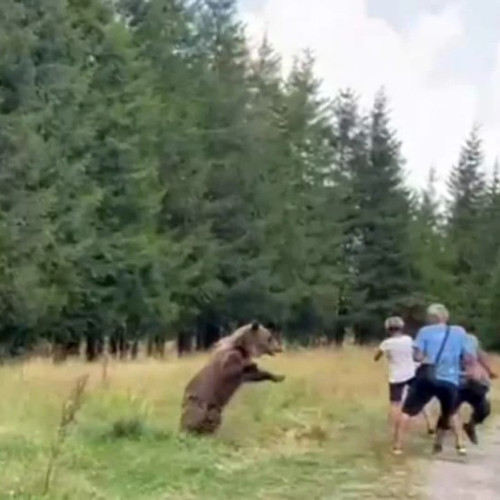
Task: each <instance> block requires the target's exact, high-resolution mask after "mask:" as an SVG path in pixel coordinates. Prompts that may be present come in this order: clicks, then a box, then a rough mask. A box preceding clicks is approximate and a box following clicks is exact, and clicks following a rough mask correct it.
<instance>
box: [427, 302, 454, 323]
mask: <svg viewBox="0 0 500 500" xmlns="http://www.w3.org/2000/svg"><path fill="white" fill-rule="evenodd" d="M427 316H428V317H429V318H430V319H434V320H436V321H439V322H444V323H446V322H447V321H448V319H449V318H450V313H449V312H448V309H447V308H446V306H445V305H443V304H431V305H430V306H429V307H428V308H427Z"/></svg>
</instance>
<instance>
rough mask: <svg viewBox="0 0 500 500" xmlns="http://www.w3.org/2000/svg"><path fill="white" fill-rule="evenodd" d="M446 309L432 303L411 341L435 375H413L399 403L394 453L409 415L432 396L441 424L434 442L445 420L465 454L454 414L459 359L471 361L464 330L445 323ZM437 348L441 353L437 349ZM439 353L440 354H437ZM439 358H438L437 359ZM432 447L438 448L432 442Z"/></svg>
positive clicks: (417, 357) (420, 359)
mask: <svg viewBox="0 0 500 500" xmlns="http://www.w3.org/2000/svg"><path fill="white" fill-rule="evenodd" d="M448 319H449V313H448V310H447V309H446V307H445V306H444V305H442V304H432V305H431V306H429V307H428V309H427V321H428V325H427V326H424V327H423V328H421V329H420V330H419V332H418V333H417V337H416V339H415V342H414V356H415V360H416V361H418V362H420V363H422V365H421V367H425V366H424V365H434V373H435V376H434V377H433V378H431V379H429V378H425V377H423V376H422V377H419V374H418V372H417V376H416V379H415V382H414V384H412V386H411V388H410V391H409V393H408V397H407V399H406V401H405V403H404V405H403V408H402V412H401V416H400V419H399V422H398V425H397V426H396V431H395V433H394V444H393V451H394V454H396V455H400V454H401V453H402V450H403V441H404V437H405V434H406V431H407V429H408V426H409V422H410V419H411V418H412V417H415V416H417V415H418V414H419V413H420V412H421V411H422V410H423V409H424V407H425V406H426V405H427V404H428V403H429V402H430V401H431V399H433V398H434V397H435V398H436V399H437V400H438V401H439V403H440V406H441V418H440V423H441V426H438V430H437V433H436V443H438V442H440V439H441V434H442V433H443V432H444V430H445V429H443V427H444V428H446V427H447V425H445V423H448V422H449V425H450V426H451V428H452V430H453V432H454V434H455V439H456V447H457V451H458V453H459V454H461V455H464V454H466V452H467V450H466V448H465V446H464V443H463V438H462V428H461V425H460V422H459V419H458V416H457V410H458V408H457V401H458V392H459V382H460V373H461V367H462V362H464V363H465V364H466V365H468V364H470V363H471V359H472V356H471V347H470V343H469V341H468V338H467V334H466V332H465V330H464V329H463V328H462V327H461V326H458V325H449V324H448ZM440 351H441V353H440ZM439 353H440V355H439ZM438 358H439V359H438ZM434 450H435V451H439V450H438V448H437V446H436V445H435V448H434Z"/></svg>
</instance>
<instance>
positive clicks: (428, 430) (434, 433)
mask: <svg viewBox="0 0 500 500" xmlns="http://www.w3.org/2000/svg"><path fill="white" fill-rule="evenodd" d="M427 434H429V436H435V435H436V429H433V428H432V427H429V428H428V429H427Z"/></svg>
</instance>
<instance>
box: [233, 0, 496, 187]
mask: <svg viewBox="0 0 500 500" xmlns="http://www.w3.org/2000/svg"><path fill="white" fill-rule="evenodd" d="M419 1H420V3H419V4H418V8H417V7H415V8H414V10H413V11H412V16H411V18H410V19H405V21H406V22H403V17H402V16H400V17H399V18H395V16H392V18H391V15H390V14H391V13H392V12H393V9H394V7H395V6H396V3H397V4H398V6H399V7H400V6H401V5H402V4H405V2H408V5H410V3H412V2H411V1H410V0H243V1H242V4H241V6H240V7H241V15H242V18H243V20H244V22H245V23H246V24H247V33H248V35H249V36H250V39H251V40H252V41H253V43H258V42H260V40H261V39H262V36H263V34H264V33H267V35H268V38H269V40H270V42H271V43H272V45H273V46H274V48H275V49H276V50H277V51H278V52H279V53H280V54H281V55H282V56H283V60H284V63H285V67H286V66H289V64H290V61H291V59H292V58H293V56H294V55H296V54H297V53H299V52H300V51H301V50H302V49H304V48H309V49H311V50H312V51H313V53H314V55H315V57H316V61H317V64H316V73H317V75H318V77H320V78H321V79H322V80H323V85H324V90H325V92H326V93H328V95H331V96H334V95H335V93H336V91H337V90H338V89H339V88H342V87H347V86H349V87H352V88H353V89H354V90H355V91H357V92H358V93H359V94H360V96H361V97H362V101H361V102H362V104H363V105H364V106H369V105H370V103H371V101H372V99H373V96H374V93H375V92H376V91H377V90H378V89H379V88H380V87H381V86H384V87H385V88H386V90H387V93H388V95H389V97H390V104H391V109H392V119H393V124H394V126H395V128H396V129H397V131H398V133H399V138H400V139H401V140H402V142H403V155H404V156H405V158H406V160H407V164H406V170H407V172H408V180H409V182H410V183H411V184H412V185H416V186H422V185H424V184H425V182H426V179H427V176H428V172H429V168H430V167H431V166H432V165H434V166H435V168H436V170H437V173H438V179H439V180H440V181H441V183H442V184H444V181H445V179H446V177H447V174H448V172H449V169H450V167H451V166H452V165H453V164H454V163H455V162H456V160H457V157H458V153H459V150H460V146H461V144H462V143H463V141H464V139H465V137H466V136H467V134H468V133H469V131H470V130H471V127H472V125H473V123H474V122H476V121H478V122H480V124H481V130H482V135H483V138H484V141H485V149H486V153H487V163H488V166H490V165H491V164H492V163H493V161H494V159H495V158H496V157H497V156H500V140H499V139H500V28H499V26H500V23H498V24H497V25H496V26H497V28H496V30H495V29H492V30H491V37H489V38H488V44H487V45H484V47H485V50H484V51H483V49H482V45H481V44H480V43H479V41H480V38H481V35H482V34H483V35H484V31H485V29H486V28H484V29H482V27H481V25H480V24H479V25H478V26H475V28H476V29H472V28H474V26H473V27H472V28H471V27H470V26H469V25H468V24H467V19H468V11H467V7H468V5H467V2H469V1H472V2H473V3H474V4H475V6H476V7H475V9H476V11H477V10H478V9H479V10H481V8H482V7H481V6H485V5H487V4H488V2H492V4H491V5H493V3H495V2H498V4H500V0H432V1H431V0H419ZM413 3H414V4H415V2H413ZM424 4H425V5H424ZM423 6H425V8H424V7H423ZM391 9H392V10H391ZM374 11H375V13H374ZM400 14H401V12H400ZM403 14H404V12H403ZM484 14H485V15H488V12H487V9H486V10H485V11H484ZM490 17H491V16H490ZM479 19H480V18H479ZM497 21H500V19H497ZM475 38H476V40H475ZM474 40H475V41H476V45H471V44H473V43H474ZM481 40H482V39H481ZM485 43H486V42H485ZM472 46H474V47H475V48H476V50H477V51H476V52H474V51H470V50H469V53H468V57H466V55H464V56H463V57H462V58H461V57H460V56H461V54H462V53H463V54H466V52H465V49H466V48H467V47H469V48H470V47H472ZM464 47H465V49H463V48H464ZM486 47H487V48H488V50H490V52H491V54H489V53H488V56H489V59H488V64H484V65H483V66H484V68H483V67H479V66H481V65H478V64H475V63H477V62H478V61H477V59H478V58H479V62H481V58H485V57H486ZM461 48H462V49H461ZM459 49H461V50H462V52H460V50H459ZM450 56H453V57H450ZM478 67H479V69H478Z"/></svg>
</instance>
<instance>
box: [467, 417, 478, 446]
mask: <svg viewBox="0 0 500 500" xmlns="http://www.w3.org/2000/svg"><path fill="white" fill-rule="evenodd" d="M464 432H465V435H466V436H467V437H468V438H469V440H470V442H471V443H473V444H478V440H477V432H476V426H475V425H474V424H473V423H472V422H469V423H467V424H464Z"/></svg>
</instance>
